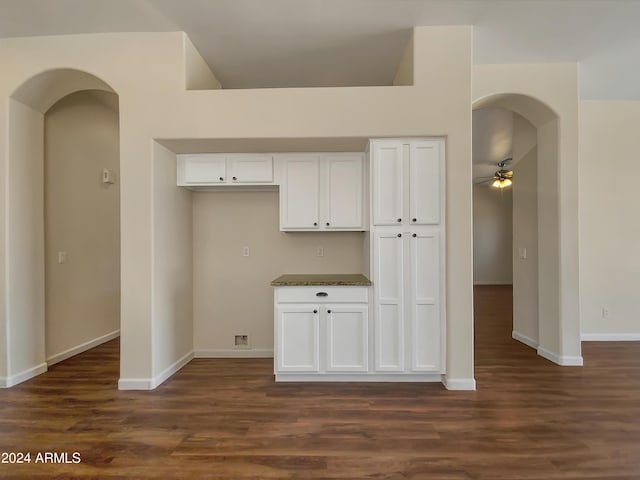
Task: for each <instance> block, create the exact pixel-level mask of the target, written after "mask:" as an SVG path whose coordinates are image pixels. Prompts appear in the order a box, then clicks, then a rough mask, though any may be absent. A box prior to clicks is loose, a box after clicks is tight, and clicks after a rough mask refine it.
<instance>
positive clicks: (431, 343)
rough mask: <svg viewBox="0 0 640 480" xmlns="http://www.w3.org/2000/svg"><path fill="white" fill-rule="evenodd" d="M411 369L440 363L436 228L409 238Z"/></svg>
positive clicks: (429, 368)
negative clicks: (434, 230) (433, 230)
mask: <svg viewBox="0 0 640 480" xmlns="http://www.w3.org/2000/svg"><path fill="white" fill-rule="evenodd" d="M410 241H411V302H410V304H411V313H410V318H411V327H410V328H411V332H410V338H411V349H412V354H411V369H412V370H415V371H428V372H440V370H441V366H442V340H441V339H442V332H441V328H442V323H441V312H440V309H441V305H440V304H441V301H440V282H441V275H440V272H441V263H440V262H441V259H440V236H439V233H438V232H430V233H429V232H428V233H420V232H417V233H413V234H412V236H411V238H410Z"/></svg>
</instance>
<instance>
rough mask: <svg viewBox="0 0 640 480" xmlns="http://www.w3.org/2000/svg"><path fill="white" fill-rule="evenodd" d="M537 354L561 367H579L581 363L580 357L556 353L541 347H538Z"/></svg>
mask: <svg viewBox="0 0 640 480" xmlns="http://www.w3.org/2000/svg"><path fill="white" fill-rule="evenodd" d="M538 355H540V356H541V357H542V358H546V359H547V360H549V361H551V362H553V363H556V364H558V365H561V366H563V367H581V366H582V365H583V362H582V357H578V356H569V355H557V354H555V353H553V352H551V351H549V350H546V349H544V348H542V347H538Z"/></svg>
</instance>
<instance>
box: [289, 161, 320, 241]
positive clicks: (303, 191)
mask: <svg viewBox="0 0 640 480" xmlns="http://www.w3.org/2000/svg"><path fill="white" fill-rule="evenodd" d="M281 162H282V163H281V169H282V179H281V182H282V183H281V185H280V229H281V230H317V229H318V227H319V225H318V224H319V222H320V220H319V217H320V199H319V193H320V158H319V156H318V155H292V156H287V157H285V158H283V159H281Z"/></svg>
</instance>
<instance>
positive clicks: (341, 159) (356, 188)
mask: <svg viewBox="0 0 640 480" xmlns="http://www.w3.org/2000/svg"><path fill="white" fill-rule="evenodd" d="M320 161H321V162H322V166H323V171H324V175H323V177H324V178H323V180H324V192H323V197H324V199H323V207H324V209H323V210H324V212H323V213H324V215H323V221H324V225H323V226H324V227H325V228H326V229H327V230H329V229H351V230H353V229H355V230H362V229H363V200H364V195H363V184H364V176H363V175H364V172H363V159H362V155H361V154H355V155H349V154H345V155H330V156H329V155H325V156H323V157H322V158H321V160H320Z"/></svg>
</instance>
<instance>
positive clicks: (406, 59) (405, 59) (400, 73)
mask: <svg viewBox="0 0 640 480" xmlns="http://www.w3.org/2000/svg"><path fill="white" fill-rule="evenodd" d="M393 84H394V85H413V32H411V36H410V37H409V40H407V45H406V46H405V47H404V52H403V54H402V59H401V60H400V64H399V65H398V68H397V70H396V74H395V76H394V77H393Z"/></svg>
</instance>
